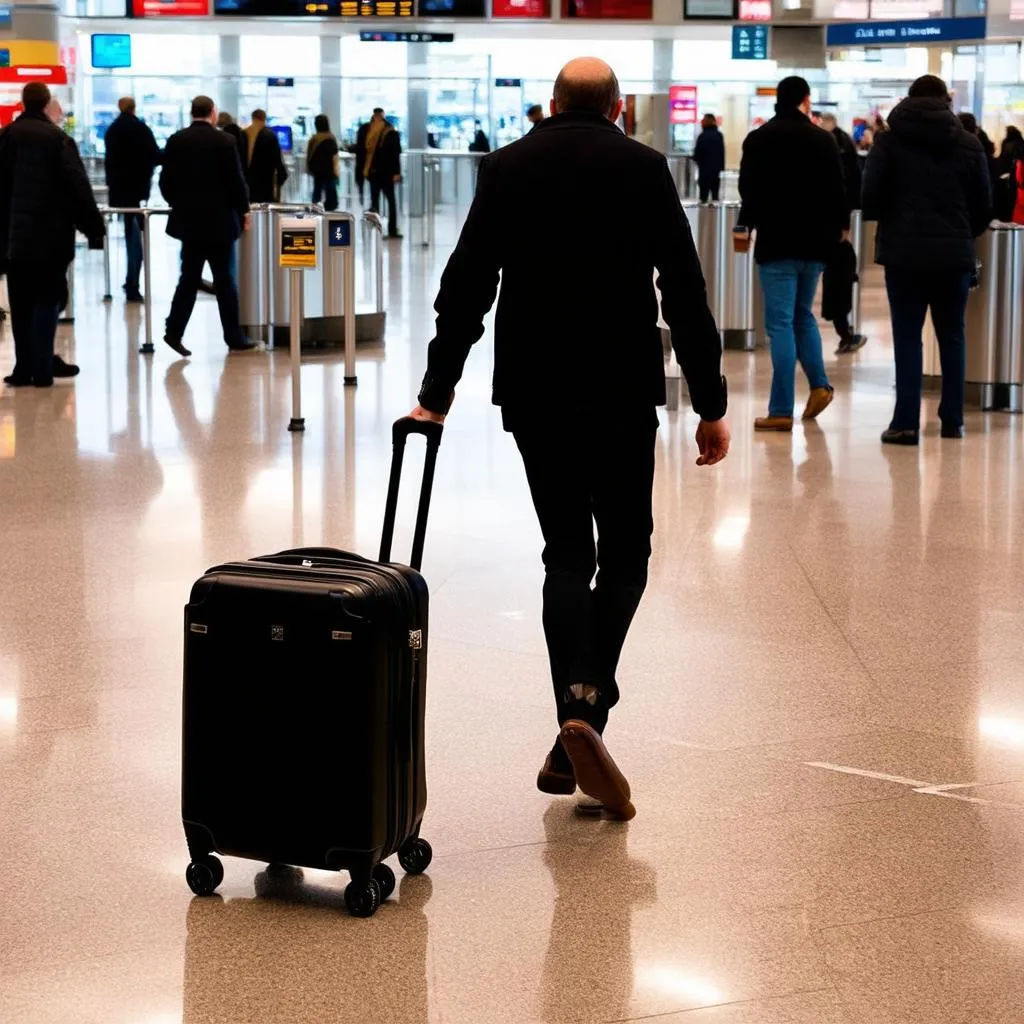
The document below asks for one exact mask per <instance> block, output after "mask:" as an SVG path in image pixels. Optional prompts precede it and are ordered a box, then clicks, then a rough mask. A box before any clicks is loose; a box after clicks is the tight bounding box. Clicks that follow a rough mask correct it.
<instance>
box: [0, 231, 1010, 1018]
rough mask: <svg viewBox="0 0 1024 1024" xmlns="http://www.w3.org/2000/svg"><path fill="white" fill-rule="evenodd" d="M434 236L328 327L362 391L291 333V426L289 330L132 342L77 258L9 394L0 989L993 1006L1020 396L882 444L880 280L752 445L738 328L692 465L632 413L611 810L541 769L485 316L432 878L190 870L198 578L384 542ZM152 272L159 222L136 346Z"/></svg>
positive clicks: (444, 651) (182, 1007) (1004, 948)
mask: <svg viewBox="0 0 1024 1024" xmlns="http://www.w3.org/2000/svg"><path fill="white" fill-rule="evenodd" d="M438 229H439V232H440V233H441V240H442V241H443V242H444V243H446V244H448V243H450V241H451V237H452V229H451V227H450V226H446V224H445V219H444V218H440V219H439V222H438ZM445 255H446V250H445V248H444V247H441V248H439V249H438V250H437V251H436V252H427V251H424V250H423V249H422V248H421V247H419V246H415V245H412V244H411V243H410V242H407V243H405V246H404V248H398V247H395V248H391V249H389V256H388V264H387V287H388V309H389V324H388V338H387V346H386V349H382V350H380V351H361V352H360V359H359V386H358V388H357V389H356V390H355V391H353V390H346V389H345V388H344V387H343V384H342V367H341V363H340V360H339V358H338V357H337V355H334V354H328V355H320V356H314V357H311V358H309V359H308V360H307V361H306V362H305V363H304V365H303V371H302V382H303V388H304V406H305V415H306V419H307V426H308V429H307V432H306V434H305V435H304V436H292V435H289V434H288V433H287V431H286V429H285V427H286V424H287V420H288V416H289V405H288V403H289V377H288V374H289V362H288V358H287V354H286V353H284V352H280V351H278V352H274V353H271V354H266V353H261V354H254V355H238V356H234V355H233V356H228V355H227V353H226V350H225V349H224V348H223V346H222V344H221V342H220V340H219V333H218V331H217V326H216V312H215V307H214V304H213V302H212V300H209V299H203V300H201V301H200V304H199V306H198V307H197V311H196V317H195V320H194V323H193V325H192V327H191V329H190V332H189V335H188V339H187V341H188V343H189V344H190V346H191V347H192V348H193V349H194V350H195V352H196V355H195V357H194V358H193V359H192V360H191V361H190V362H187V363H184V362H175V361H174V360H173V358H172V354H171V353H170V352H169V351H167V350H166V349H165V348H164V347H163V346H161V345H160V344H159V341H158V348H157V353H156V355H155V356H154V357H153V358H151V359H149V360H145V359H142V358H140V357H139V356H138V355H137V354H136V349H137V346H138V342H139V340H140V310H138V309H136V308H127V309H125V308H123V307H122V304H121V302H120V299H119V297H118V299H117V300H116V301H115V302H114V303H113V304H112V305H109V306H106V307H105V306H103V305H102V304H101V303H100V302H99V301H98V299H99V296H100V294H101V293H102V275H101V270H100V265H99V262H98V259H97V257H96V255H95V254H84V253H83V254H81V255H80V261H79V279H78V286H77V299H78V318H77V322H76V324H75V327H74V330H73V331H72V330H70V329H65V330H62V341H61V347H62V350H63V351H64V352H65V353H67V354H70V355H73V356H74V357H75V358H77V359H78V360H79V361H80V362H81V364H82V375H81V377H80V378H79V379H78V381H77V383H76V384H74V385H72V386H67V385H65V386H60V387H57V388H54V389H53V390H52V391H50V392H35V391H32V390H29V391H24V390H21V391H18V392H16V393H12V392H10V391H5V392H3V393H2V395H0V509H2V514H3V525H4V544H5V559H4V568H3V574H2V577H0V580H2V582H0V588H2V589H0V594H2V601H0V822H2V823H3V825H2V828H0V862H2V863H3V865H4V878H3V884H2V885H0V920H2V922H3V925H2V927H0V1020H2V1021H5V1022H8V1021H10V1022H17V1024H21V1022H27V1024H51V1022H62V1024H63V1022H67V1024H111V1022H125V1024H172V1022H174V1024H177V1022H181V1021H184V1022H187V1024H208V1022H215V1021H216V1022H223V1024H291V1022H295V1024H300V1022H301V1024H320V1022H328V1021H331V1022H335V1021H337V1022H341V1021H344V1022H361V1024H363V1022H377V1021H379V1022H387V1024H436V1022H444V1024H459V1022H474V1024H481V1022H486V1024H505V1022H508V1024H513V1022H514V1024H525V1022H545V1024H555V1022H558V1024H562V1022H588V1024H589V1022H598V1021H601V1022H606V1021H625V1020H633V1019H639V1018H652V1017H654V1018H656V1019H657V1020H659V1021H662V1022H665V1024H939V1022H942V1024H1021V1021H1022V1020H1024V1008H1022V1005H1024V1004H1022V1002H1021V979H1022V977H1024V684H1022V681H1021V680H1022V668H1021V664H1022V662H1021V654H1022V646H1021V636H1022V633H1024V608H1022V603H1021V599H1020V595H1021V593H1022V591H1024V563H1022V557H1024V514H1022V509H1024V505H1022V497H1024V495H1022V488H1024V478H1022V470H1021V421H1020V420H1019V419H1015V418H1012V417H1009V416H1004V415H995V414H981V413H972V414H971V415H969V416H968V422H967V427H968V431H969V435H968V437H967V439H966V440H965V441H964V442H962V443H956V442H943V441H940V439H939V438H938V437H937V436H936V435H937V431H936V430H935V428H934V426H933V425H932V424H930V426H929V430H928V432H927V436H926V437H925V438H924V440H923V443H922V446H921V448H920V449H918V450H912V449H908V450H903V449H899V450H895V451H894V450H891V449H882V448H881V447H880V446H879V444H878V434H879V431H880V430H881V428H882V427H883V426H885V424H886V422H887V418H888V414H889V411H890V402H891V390H890V381H891V370H890V353H889V350H888V344H887V342H886V338H887V336H888V329H887V326H886V324H885V309H884V305H883V303H882V299H881V296H880V294H879V292H878V290H877V289H869V290H868V296H867V305H866V313H867V319H868V326H867V333H868V334H869V335H870V337H871V339H872V340H871V344H870V345H869V346H868V347H867V348H865V349H864V350H863V351H862V352H861V353H859V354H858V355H857V356H855V357H853V358H852V359H849V360H847V361H845V362H842V363H839V362H838V361H837V360H836V359H834V358H830V360H829V362H830V371H831V372H832V374H833V378H834V382H835V384H836V386H837V391H838V397H837V400H836V402H835V404H834V405H833V406H832V408H831V409H829V410H828V412H827V413H826V414H825V415H824V416H823V417H822V420H821V422H820V426H815V425H811V426H808V427H806V428H804V427H798V429H797V430H796V431H795V432H794V434H793V435H792V436H772V437H755V436H754V435H753V434H752V431H751V427H752V420H753V417H754V416H755V415H758V414H760V413H762V412H763V411H764V409H765V407H766V395H767V385H768V374H769V363H768V358H767V356H766V354H765V353H763V352H762V353H758V354H757V355H756V356H750V355H745V354H738V353H737V354H729V356H728V357H727V360H726V363H727V372H728V374H729V377H730V382H731V392H732V396H733V406H732V423H733V427H734V433H735V443H734V448H733V454H732V455H731V456H730V458H729V460H728V461H727V463H725V464H724V465H723V466H721V467H720V468H719V469H717V470H715V471H705V470H699V469H698V468H697V467H695V466H694V464H693V459H694V454H695V453H694V448H693V444H692V440H691V438H692V435H693V429H694V426H695V422H694V419H693V417H692V415H690V414H689V413H679V414H668V413H665V414H663V415H662V429H661V432H660V436H659V441H658V446H659V450H658V455H659V462H660V465H659V473H658V480H657V485H656V501H657V513H656V514H657V536H656V551H655V556H654V560H653V564H652V574H651V586H650V590H649V593H648V595H647V598H646V599H645V602H644V604H643V606H642V609H641V612H640V615H639V617H638V620H637V622H636V626H635V628H634V630H633V633H632V635H631V638H630V641H629V645H628V648H627V652H626V656H625V660H624V665H623V671H622V681H623V693H624V699H623V702H622V704H621V705H620V708H619V709H618V710H617V712H616V714H615V716H614V718H613V721H612V724H611V727H610V729H609V733H608V738H609V744H610V745H611V747H612V749H613V751H614V752H615V753H616V755H617V756H618V757H619V759H620V762H621V764H622V765H623V767H624V768H625V770H626V771H627V772H628V774H629V776H630V778H631V781H632V783H633V790H634V794H635V799H636V803H637V807H638V811H639V813H638V817H637V818H636V820H635V821H633V822H632V823H630V824H629V825H628V826H621V825H616V824H612V823H608V822H599V821H592V820H585V819H582V818H579V817H577V816H576V815H575V814H574V813H573V805H572V802H571V801H567V800H562V801H550V800H548V799H546V798H544V797H542V796H541V795H540V794H538V793H537V792H536V791H535V790H534V788H533V780H534V774H535V772H536V769H537V767H538V765H539V763H540V760H541V758H542V756H543V753H544V751H545V750H546V749H547V748H548V747H549V746H550V743H551V740H552V736H553V728H554V727H553V720H552V713H551V709H550V708H549V707H548V684H547V681H546V664H545V658H544V652H543V647H542V640H541V632H540V621H539V612H540V606H539V595H540V575H541V574H540V567H539V557H538V552H539V546H540V542H539V537H538V531H537V527H536V525H535V522H534V519H533V515H532V511H531V508H530V504H529V499H528V496H527V492H526V488H525V485H524V482H523V478H522V472H521V469H520V467H519V465H518V462H517V458H516V454H515V451H514V448H513V446H512V444H511V443H510V442H509V439H508V438H507V437H506V436H505V435H504V434H503V433H502V432H501V429H500V425H499V422H498V418H497V417H496V415H495V414H494V413H493V411H492V410H491V409H490V407H489V405H488V399H489V387H488V377H489V370H490V355H489V352H488V351H487V349H486V343H485V344H484V345H481V347H480V350H479V351H477V352H476V353H474V355H473V357H472V360H471V363H470V368H469V373H468V375H467V378H466V381H465V382H464V384H463V385H462V387H461V388H460V390H459V400H458V404H457V406H456V410H455V414H454V415H453V417H452V419H451V422H450V428H449V431H448V434H447V437H446V440H445V444H444V446H443V448H442V455H441V462H440V468H439V477H438V489H437V500H436V504H435V511H434V517H433V523H432V528H431V531H430V536H429V544H428V552H427V562H426V566H425V571H426V574H427V576H428V578H429V580H430V582H431V584H432V587H433V607H432V619H433V622H432V628H433V633H432V652H431V656H432V664H431V679H432V682H431V693H430V700H429V713H428V744H429V749H428V766H429V778H430V786H431V796H430V805H429V811H428V817H427V823H426V826H425V834H426V835H427V836H428V837H429V838H430V839H431V841H432V842H433V844H434V849H435V859H434V863H433V865H432V867H431V869H430V874H429V877H423V878H407V879H404V880H402V881H401V883H400V887H399V890H398V892H397V893H396V896H395V898H394V899H393V900H392V901H391V902H390V903H389V904H388V905H386V906H385V907H383V908H382V910H381V911H380V913H379V914H378V915H377V917H376V918H374V919H373V920H372V921H357V920H353V919H351V918H349V917H348V916H347V915H346V914H345V913H344V910H343V904H342V900H341V892H342V889H343V883H344V879H341V878H337V877H333V876H331V875H324V874H317V873H315V872H307V873H306V876H305V878H304V879H301V880H300V879H299V878H298V877H295V878H291V879H288V878H286V879H283V880H282V879H274V880H270V879H268V878H267V877H266V875H265V873H264V871H263V868H264V865H261V864H256V863H252V862H243V861H237V860H235V861H228V862H227V877H226V880H225V882H224V885H223V887H222V889H221V897H218V898H214V899H211V900H206V901H198V900H194V899H192V897H191V894H190V893H189V891H188V889H187V888H186V886H185V882H184V878H183V871H184V867H185V863H186V854H185V848H184V842H183V837H182V834H181V828H180V823H179V820H178V807H177V800H178V769H179V752H178V745H179V707H178V703H179V686H180V672H181V625H180V624H181V608H182V604H183V602H184V600H185V598H186V595H187V594H188V589H189V586H190V584H191V582H192V580H193V579H194V578H195V577H196V575H197V574H198V573H200V572H201V571H202V570H203V569H204V568H205V567H206V566H208V565H211V564H213V563H216V562H219V561H222V560H225V559H233V558H239V557H247V556H251V555H255V554H258V553H262V552H266V551H272V550H275V549H279V548H283V547H288V546H293V545H299V544H320V543H326V544H331V545H336V546H341V547H346V548H350V549H355V550H361V551H365V552H368V553H372V552H373V551H374V550H375V546H376V540H377V530H378V527H379V521H380V514H381V506H382V500H383V490H384V483H385V475H386V471H387V465H388V456H389V434H388V428H389V424H390V422H391V420H392V419H393V418H395V417H396V416H398V415H400V414H402V413H404V412H405V411H406V410H407V409H408V408H409V406H410V405H411V403H412V400H413V396H414V394H415V391H416V386H417V382H418V379H419V377H420V374H421V372H422V368H423V361H424V352H425V345H426V342H427V340H428V338H429V335H430V326H431V317H430V313H429V305H430V302H431V299H432V292H433V288H434V286H435V284H436V280H437V276H438V273H439V270H440V267H441V265H442V261H443V259H444V257H445ZM115 257H116V258H117V259H120V258H121V253H120V252H119V251H118V252H115ZM174 260H175V254H174V252H173V250H171V249H170V248H168V247H167V246H165V245H162V244H161V245H159V246H157V252H156V254H155V275H154V277H155V280H156V282H157V285H156V296H155V299H156V301H155V313H154V319H155V323H156V325H157V337H158V339H159V334H160V331H159V327H160V326H161V325H162V318H163V316H164V315H165V312H166V308H167V304H168V300H169V296H170V289H171V286H172V276H173V270H174ZM116 269H117V268H116V267H115V271H116ZM117 280H118V279H117V278H115V282H116V281H117ZM544 286H545V285H544V283H543V282H541V283H539V287H541V288H543V287H544ZM116 290H117V289H116V288H115V291H116ZM827 342H828V345H829V349H831V347H832V338H831V337H830V336H829V337H828V338H827ZM579 345H580V351H581V354H585V351H586V339H585V338H581V339H579ZM11 360H12V351H11V344H10V335H9V331H8V330H5V331H4V333H3V335H2V337H0V368H2V369H3V371H4V372H5V373H6V372H8V369H7V368H8V367H9V366H10V363H11ZM929 416H930V418H931V420H932V422H934V406H932V405H930V406H929ZM406 525H407V524H406ZM290 689H291V687H290V684H289V682H288V681H285V680H282V693H283V695H285V694H288V693H289V692H290ZM340 784H341V783H340V782H339V785H340ZM326 810H328V811H329V808H327V809H326Z"/></svg>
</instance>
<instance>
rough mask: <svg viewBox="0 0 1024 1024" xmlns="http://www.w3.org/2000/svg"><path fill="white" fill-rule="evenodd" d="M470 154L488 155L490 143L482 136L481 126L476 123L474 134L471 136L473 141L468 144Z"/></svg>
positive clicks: (484, 135)
mask: <svg viewBox="0 0 1024 1024" xmlns="http://www.w3.org/2000/svg"><path fill="white" fill-rule="evenodd" d="M469 151H470V153H490V151H491V143H490V140H489V139H488V138H487V136H486V134H484V129H483V125H482V124H481V123H480V122H479V121H477V122H476V132H475V133H474V135H473V141H472V142H471V143H470V144H469Z"/></svg>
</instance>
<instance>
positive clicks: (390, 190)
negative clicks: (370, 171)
mask: <svg viewBox="0 0 1024 1024" xmlns="http://www.w3.org/2000/svg"><path fill="white" fill-rule="evenodd" d="M382 192H383V193H384V198H385V199H386V200H387V201H388V234H389V235H397V234H398V208H397V206H396V204H395V183H394V181H392V179H391V178H388V177H384V178H376V177H375V178H370V209H371V210H377V211H378V212H379V211H380V196H381V193H382Z"/></svg>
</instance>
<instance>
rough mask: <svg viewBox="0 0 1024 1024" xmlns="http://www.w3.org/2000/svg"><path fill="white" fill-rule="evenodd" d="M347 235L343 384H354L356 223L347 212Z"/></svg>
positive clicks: (343, 296)
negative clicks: (348, 243)
mask: <svg viewBox="0 0 1024 1024" xmlns="http://www.w3.org/2000/svg"><path fill="white" fill-rule="evenodd" d="M348 220H349V224H350V227H349V237H350V239H351V241H352V245H350V246H349V247H348V249H345V250H342V251H343V252H344V254H345V255H344V259H345V277H344V281H343V288H344V291H343V292H342V298H343V300H344V310H345V385H346V386H355V385H356V384H357V383H358V379H357V378H356V249H355V240H356V237H355V236H356V225H355V218H354V217H353V216H352V215H351V214H348Z"/></svg>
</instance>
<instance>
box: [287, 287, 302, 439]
mask: <svg viewBox="0 0 1024 1024" xmlns="http://www.w3.org/2000/svg"><path fill="white" fill-rule="evenodd" d="M289 274H290V276H291V280H290V282H289V288H288V330H289V339H288V340H289V344H290V355H291V360H292V418H291V420H290V421H289V423H288V429H289V430H292V431H295V430H305V429H306V421H305V420H304V419H303V418H302V270H301V268H299V267H292V268H291V270H290V271H289Z"/></svg>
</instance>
